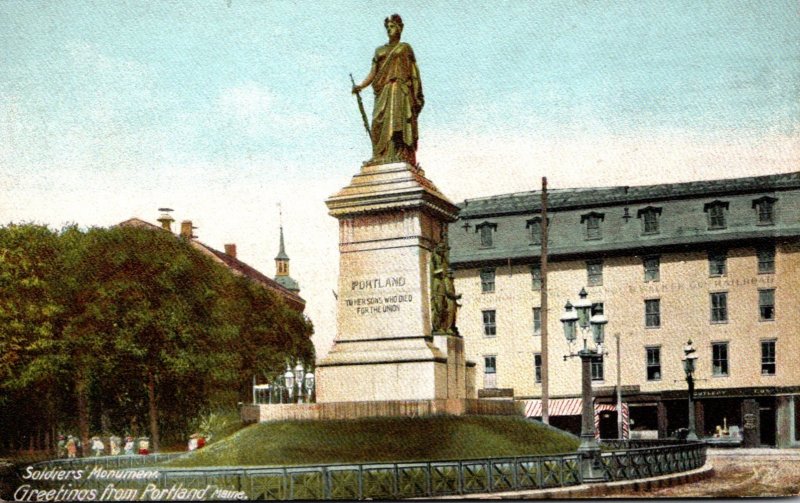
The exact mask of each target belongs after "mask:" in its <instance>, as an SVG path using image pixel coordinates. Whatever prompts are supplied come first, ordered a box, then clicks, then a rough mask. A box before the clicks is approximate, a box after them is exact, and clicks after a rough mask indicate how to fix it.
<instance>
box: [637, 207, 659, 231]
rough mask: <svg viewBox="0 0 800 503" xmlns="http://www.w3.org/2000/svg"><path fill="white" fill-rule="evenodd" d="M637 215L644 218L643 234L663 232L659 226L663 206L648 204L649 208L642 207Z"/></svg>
mask: <svg viewBox="0 0 800 503" xmlns="http://www.w3.org/2000/svg"><path fill="white" fill-rule="evenodd" d="M636 216H637V217H639V218H640V219H641V220H642V234H658V233H659V232H661V229H660V228H659V226H658V223H659V222H658V219H659V217H660V216H661V208H656V207H654V206H648V207H647V208H642V209H640V210H639V211H638V212H637V215H636Z"/></svg>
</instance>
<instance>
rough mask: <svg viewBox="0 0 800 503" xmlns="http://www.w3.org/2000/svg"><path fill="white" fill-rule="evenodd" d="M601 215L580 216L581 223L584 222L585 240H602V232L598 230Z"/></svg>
mask: <svg viewBox="0 0 800 503" xmlns="http://www.w3.org/2000/svg"><path fill="white" fill-rule="evenodd" d="M603 217H604V215H603V213H596V212H594V211H593V212H591V213H587V214H585V215H581V223H584V222H586V239H603V232H602V230H601V229H600V222H602V221H603Z"/></svg>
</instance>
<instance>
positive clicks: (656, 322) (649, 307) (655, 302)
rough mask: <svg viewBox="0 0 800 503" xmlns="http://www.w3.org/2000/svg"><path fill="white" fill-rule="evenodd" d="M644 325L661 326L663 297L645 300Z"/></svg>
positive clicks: (650, 326) (649, 326) (648, 326)
mask: <svg viewBox="0 0 800 503" xmlns="http://www.w3.org/2000/svg"><path fill="white" fill-rule="evenodd" d="M644 326H645V327H647V328H659V327H660V326H661V299H647V300H645V301H644Z"/></svg>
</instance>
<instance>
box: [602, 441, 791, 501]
mask: <svg viewBox="0 0 800 503" xmlns="http://www.w3.org/2000/svg"><path fill="white" fill-rule="evenodd" d="M708 463H710V464H711V465H713V467H714V472H715V474H714V475H713V476H712V477H710V478H708V479H705V480H702V481H699V482H693V483H689V484H683V485H679V486H675V487H666V488H663V489H656V490H653V491H624V492H619V493H615V494H608V495H606V497H609V498H695V497H711V498H734V497H748V496H750V497H753V496H797V495H800V450H797V449H795V450H787V449H709V450H708Z"/></svg>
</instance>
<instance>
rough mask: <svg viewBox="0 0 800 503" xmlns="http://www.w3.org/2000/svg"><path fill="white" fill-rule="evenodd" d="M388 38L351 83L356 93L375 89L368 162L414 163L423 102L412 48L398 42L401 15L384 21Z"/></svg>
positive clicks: (401, 25) (400, 30)
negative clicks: (365, 70) (363, 74)
mask: <svg viewBox="0 0 800 503" xmlns="http://www.w3.org/2000/svg"><path fill="white" fill-rule="evenodd" d="M383 25H384V26H385V27H386V34H387V35H388V36H389V42H388V43H387V44H385V45H382V46H380V47H378V48H377V49H375V55H374V56H373V58H372V68H371V69H370V71H369V74H368V75H367V76H366V78H365V79H364V81H363V82H362V83H361V84H359V85H354V86H353V93H354V94H358V93H359V92H360V91H361V90H362V89H364V88H365V87H367V86H368V85H370V84H371V85H372V90H373V91H374V92H375V104H374V106H373V110H372V127H371V128H370V138H371V140H372V159H370V160H369V161H367V164H381V163H389V162H397V161H405V162H408V163H409V164H411V165H412V166H416V165H417V140H418V138H419V132H418V130H417V117H418V116H419V113H420V111H422V107H423V105H424V104H425V97H424V96H423V95H422V81H421V80H420V78H419V69H418V68H417V61H416V59H415V58H414V51H413V50H412V49H411V46H410V45H408V44H407V43H405V42H400V35H401V34H402V32H403V19H402V18H401V17H400V16H399V15H398V14H392V15H391V16H389V17H387V18H386V19H385V20H384V21H383Z"/></svg>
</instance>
